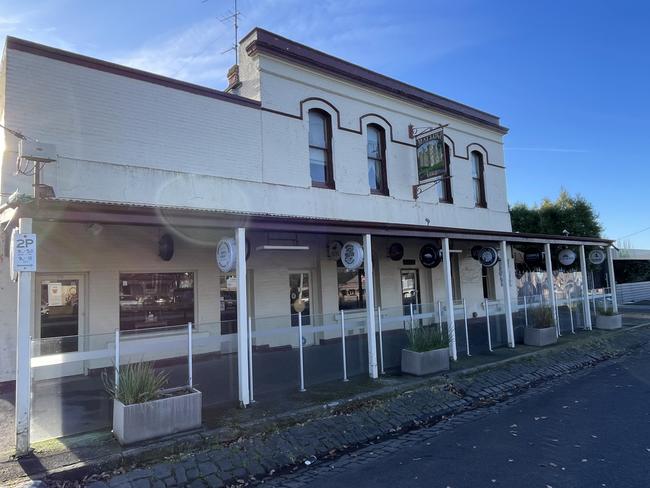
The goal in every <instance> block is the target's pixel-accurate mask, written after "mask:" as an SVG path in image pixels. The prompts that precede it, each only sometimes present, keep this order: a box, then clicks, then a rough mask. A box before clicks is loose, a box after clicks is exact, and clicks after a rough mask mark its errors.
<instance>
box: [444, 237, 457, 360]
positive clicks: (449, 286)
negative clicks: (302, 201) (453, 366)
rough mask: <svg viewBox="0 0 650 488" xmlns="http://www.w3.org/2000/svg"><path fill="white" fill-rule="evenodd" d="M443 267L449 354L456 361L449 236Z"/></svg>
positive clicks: (445, 247)
mask: <svg viewBox="0 0 650 488" xmlns="http://www.w3.org/2000/svg"><path fill="white" fill-rule="evenodd" d="M442 265H443V266H442V267H443V271H444V273H445V288H446V289H447V310H448V313H447V333H448V334H449V355H450V356H451V358H452V359H453V360H454V361H456V360H457V359H458V351H457V350H456V323H455V321H454V292H453V287H452V282H451V253H450V252H449V237H445V238H443V239H442Z"/></svg>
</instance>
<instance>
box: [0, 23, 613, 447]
mask: <svg viewBox="0 0 650 488" xmlns="http://www.w3.org/2000/svg"><path fill="white" fill-rule="evenodd" d="M239 58H240V64H239V66H236V67H233V69H231V71H230V72H229V86H228V88H227V89H226V90H225V91H219V90H215V89H212V88H207V87H203V86H197V85H194V84H191V83H186V82H182V81H178V80H174V79H170V78H167V77H163V76H159V75H155V74H152V73H147V72H144V71H140V70H136V69H132V68H128V67H125V66H119V65H116V64H113V63H110V62H106V61H101V60H98V59H93V58H89V57H86V56H81V55H78V54H74V53H70V52H66V51H62V50H59V49H54V48H51V47H47V46H43V45H39V44H35V43H32V42H29V41H24V40H20V39H16V38H8V40H7V43H6V46H5V50H4V52H3V58H2V68H1V72H0V123H1V124H2V125H3V126H4V127H6V128H7V130H5V131H4V133H3V132H0V137H2V139H0V142H2V143H3V145H2V146H0V147H4V150H3V153H2V160H1V162H2V166H1V168H0V169H1V170H0V196H1V198H2V199H1V200H0V202H2V206H1V207H0V209H2V214H1V215H2V217H1V220H0V228H1V229H2V231H3V242H4V244H5V245H4V246H3V254H4V259H2V261H1V262H0V290H1V294H0V310H2V313H1V314H0V382H12V381H13V380H14V379H15V378H16V364H17V363H16V357H17V356H18V365H19V366H18V368H19V372H18V376H19V378H20V375H21V371H20V368H21V367H22V368H25V367H26V368H27V371H30V368H31V369H33V371H32V372H31V373H25V372H22V374H28V375H29V374H31V375H33V377H34V378H35V380H42V381H44V383H43V385H47V384H48V383H45V381H47V379H48V378H49V379H52V378H59V379H60V378H68V380H69V381H68V382H66V383H65V385H68V386H67V387H69V388H72V389H74V387H73V386H70V385H71V384H72V383H70V382H71V381H72V380H71V379H70V378H76V377H93V371H95V370H98V369H101V368H108V367H110V366H111V361H113V359H112V356H111V351H114V349H111V347H113V346H112V344H113V341H114V336H115V330H116V329H117V330H120V331H122V332H123V333H124V334H123V340H124V341H126V342H128V341H131V343H136V342H146V343H147V344H148V345H147V346H146V348H145V349H137V348H134V349H133V352H132V353H131V359H133V358H136V357H138V358H141V359H142V358H161V357H165V358H167V359H168V360H169V361H170V364H171V359H170V357H172V356H174V354H172V353H165V352H162V350H163V349H164V348H162V347H161V348H160V350H159V349H156V347H154V346H153V345H152V344H154V343H155V344H164V341H165V340H170V341H171V340H173V339H174V337H177V336H182V334H184V333H185V332H184V331H185V329H184V328H179V327H180V326H184V325H186V324H188V323H192V325H191V330H193V331H194V345H193V347H194V354H195V355H196V356H197V361H199V363H197V364H195V366H194V367H195V373H194V374H195V382H197V383H198V384H200V385H201V386H202V387H203V390H204V396H205V398H206V401H210V402H220V401H240V402H241V403H242V404H244V405H246V404H248V403H249V402H250V400H251V398H250V394H251V386H252V385H251V383H252V384H254V385H255V392H256V393H260V394H264V393H265V392H271V391H276V390H278V391H279V390H281V389H282V388H281V387H280V386H287V385H291V387H292V388H294V387H297V384H298V381H299V376H301V375H302V385H303V386H304V383H305V382H306V384H307V386H308V385H309V384H310V383H312V384H313V383H315V382H320V381H328V380H332V379H336V378H339V377H341V375H342V374H345V375H346V376H347V375H352V374H359V373H366V374H369V375H370V376H371V377H374V378H376V377H377V375H378V374H379V371H380V370H384V369H388V368H390V367H396V366H397V367H398V366H399V349H400V348H401V347H403V344H404V338H403V334H402V335H399V334H397V333H396V334H394V335H392V336H391V335H390V334H388V332H390V331H391V330H392V331H397V332H399V331H403V329H404V327H406V326H408V324H409V322H410V324H412V323H413V321H414V320H425V319H430V320H431V321H433V322H435V323H438V324H439V325H440V326H442V324H446V325H445V327H446V329H447V330H448V333H449V339H450V355H451V356H452V357H453V358H456V357H457V355H458V351H465V352H468V351H467V348H468V347H470V348H471V347H472V345H470V338H471V337H473V336H472V334H474V335H476V337H478V335H480V334H479V333H478V332H475V333H474V332H472V330H470V329H472V327H473V326H474V325H473V324H477V325H476V326H477V327H479V325H480V327H481V329H480V330H481V331H483V330H484V327H485V326H484V325H481V324H484V323H485V317H486V315H488V316H489V315H490V313H491V312H490V307H491V305H490V303H492V304H494V307H495V311H494V312H493V313H494V318H493V322H492V327H493V330H492V334H493V335H492V336H491V337H490V340H491V341H494V342H495V343H499V342H500V343H502V344H504V345H506V344H507V345H510V346H511V347H514V346H515V343H516V342H517V338H518V334H517V332H516V328H517V325H518V322H517V320H518V318H517V317H518V316H517V310H518V309H517V305H518V301H517V277H516V276H515V266H514V259H513V251H512V246H516V245H517V244H526V245H538V246H539V247H540V251H542V250H544V248H545V250H546V253H547V256H548V259H547V261H546V264H547V266H551V255H553V256H555V255H556V254H557V251H558V250H559V249H560V248H563V247H567V246H574V247H575V248H576V249H579V250H581V251H583V253H582V254H583V256H582V257H583V260H582V264H583V269H584V246H585V245H587V246H604V247H607V246H609V245H610V244H611V242H610V241H607V240H602V239H587V238H577V237H567V236H537V235H523V234H519V233H513V232H512V229H511V225H510V215H509V211H508V200H507V192H506V174H505V171H506V165H505V161H504V151H503V138H504V136H505V135H506V133H507V129H506V128H505V127H504V126H502V125H501V122H500V120H499V118H498V117H496V116H494V115H491V114H488V113H485V112H483V111H480V110H478V109H475V108H472V107H469V106H466V105H464V104H462V103H459V102H455V101H452V100H449V99H446V98H443V97H440V96H438V95H435V94H432V93H429V92H427V91H424V90H422V89H419V88H416V87H413V86H410V85H407V84H405V83H402V82H399V81H397V80H394V79H391V78H389V77H386V76H383V75H380V74H378V73H375V72H373V71H370V70H367V69H365V68H362V67H360V66H357V65H354V64H352V63H349V62H347V61H344V60H341V59H339V58H336V57H333V56H330V55H328V54H325V53H323V52H320V51H316V50H314V49H311V48H309V47H307V46H304V45H301V44H298V43H296V42H293V41H291V40H288V39H285V38H283V37H280V36H278V35H275V34H273V33H270V32H268V31H265V30H262V29H254V30H253V31H252V32H250V33H249V34H248V35H247V36H246V37H244V38H243V39H242V41H241V43H240V56H239ZM428 128H430V129H428ZM427 131H429V133H440V132H442V133H443V134H444V152H445V156H446V157H445V158H444V163H445V164H444V168H443V169H442V173H441V176H439V177H438V178H437V179H435V180H431V181H429V182H428V184H424V185H419V183H421V181H420V180H419V176H418V164H417V156H416V149H417V148H416V146H417V144H418V137H419V136H420V135H421V134H422V133H423V132H424V133H426V132H427ZM21 141H23V144H24V146H25V147H28V146H29V144H28V143H30V142H34V141H39V142H40V143H49V144H54V145H55V150H56V157H54V158H50V159H51V160H49V161H47V162H45V161H44V162H36V163H34V160H33V159H31V160H30V159H29V154H24V152H25V150H26V149H23V150H21V147H20V144H21ZM21 151H22V152H21ZM17 161H18V163H17ZM34 174H36V175H37V176H38V178H37V179H35V177H34ZM34 185H36V186H34ZM34 189H35V190H36V191H35V193H33V192H34ZM16 190H18V192H19V193H20V194H24V195H28V196H31V195H33V194H35V195H36V196H37V198H36V199H35V200H31V201H29V199H25V198H23V199H18V203H17V201H16V199H10V198H9V197H10V195H11V194H13V193H14V192H15V191H16ZM20 219H23V220H22V222H23V228H22V229H21V230H22V231H23V232H32V233H34V234H36V236H37V239H38V244H37V270H36V272H35V273H33V274H32V277H31V279H32V282H31V283H30V284H29V287H28V288H29V289H28V292H29V295H25V296H29V303H25V301H24V300H23V303H22V305H20V304H19V301H20V300H18V294H19V287H18V286H17V285H16V284H15V283H14V282H13V281H12V278H13V277H12V276H11V275H10V270H9V254H10V253H9V247H10V246H9V241H10V232H11V230H12V229H13V228H16V227H17V226H18V225H19V222H20ZM229 238H233V239H234V242H233V241H231V240H229ZM355 242H356V243H358V244H359V245H354V244H349V243H355ZM346 244H347V246H346ZM342 248H343V252H344V253H348V254H349V255H348V256H347V257H348V258H349V259H350V261H349V262H347V261H346V262H345V263H344V262H343V260H342V259H341V249H342ZM486 248H487V249H488V251H489V250H492V251H494V254H493V258H494V259H493V260H490V257H491V256H490V252H488V253H487V256H486V257H485V258H484V260H483V261H481V259H480V258H481V256H479V255H478V254H480V252H481V250H483V249H486ZM497 257H498V263H497ZM353 261H356V263H353ZM351 263H353V264H351ZM482 263H483V264H486V266H484V265H483V264H482ZM495 263H496V265H495ZM346 264H347V266H346ZM547 269H548V268H547ZM544 285H548V286H547V288H546V291H545V299H547V300H549V302H551V301H554V300H555V293H554V292H553V284H552V279H551V280H547V281H544ZM581 286H582V288H581V292H583V295H582V296H587V291H588V290H587V289H586V280H584V281H583V283H582V284H581ZM549 290H550V291H549ZM24 293H27V291H25V292H24ZM584 303H585V305H586V309H585V310H589V305H588V302H586V301H585V302H584ZM21 307H22V308H21ZM555 308H557V307H555ZM21 310H22V316H21V312H20V311H21ZM341 312H343V313H341ZM17 315H18V316H19V322H20V321H21V320H24V322H23V323H21V324H18V326H17V319H16V317H17ZM450 316H452V317H453V318H454V320H450ZM20 317H22V318H20ZM588 318H589V314H588V313H587V314H585V324H584V325H585V326H587V325H588V324H587V322H586V321H587V320H588ZM555 320H556V322H557V321H558V320H559V319H558V317H557V314H556V318H555ZM481 321H482V322H481ZM25 324H26V325H25ZM405 324H406V325H405ZM21 326H22V328H21ZM298 326H300V329H301V331H302V332H301V333H300V335H299V334H298V332H297V329H298ZM468 327H469V329H468ZM488 327H490V325H489V324H488ZM558 328H559V326H558ZM26 329H29V330H26ZM488 330H489V329H488ZM21 331H22V332H21ZM341 331H344V332H343V333H341ZM477 334H478V335H477ZM342 335H343V336H344V337H345V338H346V339H347V341H348V342H347V346H345V345H344V346H343V347H347V352H345V353H342V352H341V345H342V342H343V341H342ZM21 337H22V339H21ZM30 337H31V342H29V344H30V352H31V358H25V357H24V356H22V355H21V352H20V351H21V347H23V346H21V344H22V345H24V344H25V341H29V340H30ZM377 337H379V338H381V339H382V340H380V341H377V340H376V338H377ZM298 349H299V350H300V362H298V360H297V356H296V354H297V352H296V351H297V350H298ZM303 349H304V351H303ZM17 350H18V354H17ZM303 353H304V355H303ZM124 354H127V355H128V352H127V353H124ZM199 356H200V357H199ZM303 356H304V357H303ZM342 356H343V357H342ZM201 358H204V359H205V358H207V359H205V361H204V362H202V363H201V362H200V359H201ZM343 358H345V359H346V360H347V362H346V364H345V368H346V370H345V372H344V373H341V365H340V363H341V360H342V359H343ZM125 360H127V359H125ZM199 364H200V365H199ZM21 365H22V366H21ZM25 365H26V366H25ZM30 365H31V366H30ZM299 369H300V371H299ZM181 376H182V375H181ZM94 377H95V379H96V375H95V376H94ZM197 377H200V378H199V379H198V380H197ZM179 381H181V380H180V379H179ZM18 383H19V384H18V389H19V390H20V385H21V384H24V383H25V380H23V381H21V380H20V379H19V381H18ZM279 383H281V384H282V385H279ZM62 384H63V380H60V383H57V385H59V386H57V388H59V390H57V391H58V392H59V393H60V394H61V395H63V394H64V390H65V387H62V386H60V385H62ZM42 388H44V389H45V388H46V386H43V387H42ZM207 390H210V391H207ZM20 391H22V392H23V393H24V392H25V390H24V389H23V390H20ZM41 391H44V390H41ZM31 395H32V396H33V406H32V414H33V417H34V418H33V419H32V430H33V431H38V432H40V434H38V435H37V436H41V437H44V436H48V435H49V436H51V435H60V434H64V433H69V432H70V431H71V430H73V431H74V429H75V428H74V427H71V428H70V429H66V428H65V427H62V426H60V425H58V426H56V425H53V424H52V422H45V421H43V422H41V423H40V424H38V425H34V420H35V418H36V417H38V415H39V412H40V415H43V418H46V417H47V414H46V413H45V410H46V409H45V407H43V408H42V410H39V408H40V407H38V402H39V400H38V398H37V397H38V395H39V391H37V390H36V389H34V391H32V393H31ZM18 397H19V399H18V400H17V401H18V403H20V398H21V394H20V393H19V395H18ZM42 402H45V400H42ZM63 403H64V402H63V401H62V404H63ZM106 405H107V406H106V407H105V408H104V407H102V408H101V409H100V410H101V413H100V415H99V416H100V417H101V416H102V415H106V411H108V409H109V408H110V407H109V406H108V402H106ZM57 408H59V410H60V412H59V413H60V414H61V418H63V413H64V412H63V411H64V410H65V407H63V406H60V407H55V406H53V405H52V403H49V404H48V406H47V409H50V411H51V410H52V409H54V410H57ZM57 411H58V410H57ZM47 418H49V417H47ZM102 418H103V417H102ZM20 419H22V420H24V415H23V414H19V420H20ZM39 429H40V430H39Z"/></svg>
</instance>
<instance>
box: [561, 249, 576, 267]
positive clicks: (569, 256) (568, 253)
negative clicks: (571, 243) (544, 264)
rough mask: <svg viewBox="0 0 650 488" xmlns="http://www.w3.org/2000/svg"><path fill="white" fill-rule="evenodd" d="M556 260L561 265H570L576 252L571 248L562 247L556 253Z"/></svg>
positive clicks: (574, 258)
mask: <svg viewBox="0 0 650 488" xmlns="http://www.w3.org/2000/svg"><path fill="white" fill-rule="evenodd" d="M557 260H558V261H559V262H560V264H561V265H562V266H571V265H572V264H573V263H574V262H575V260H576V253H574V252H573V251H572V250H571V249H562V250H561V251H560V252H559V253H558V255H557Z"/></svg>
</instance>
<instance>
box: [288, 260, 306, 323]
mask: <svg viewBox="0 0 650 488" xmlns="http://www.w3.org/2000/svg"><path fill="white" fill-rule="evenodd" d="M311 307H312V301H311V273H309V271H292V272H290V273H289V310H290V312H291V325H292V326H293V327H297V326H298V313H301V314H302V325H311Z"/></svg>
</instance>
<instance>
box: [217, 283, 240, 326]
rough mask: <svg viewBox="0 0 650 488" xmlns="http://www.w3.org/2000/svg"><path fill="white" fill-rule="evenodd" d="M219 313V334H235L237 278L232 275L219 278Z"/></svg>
mask: <svg viewBox="0 0 650 488" xmlns="http://www.w3.org/2000/svg"><path fill="white" fill-rule="evenodd" d="M219 311H220V317H221V333H222V334H224V335H225V334H235V333H236V332H237V276H236V275H234V274H226V275H221V276H220V278H219Z"/></svg>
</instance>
